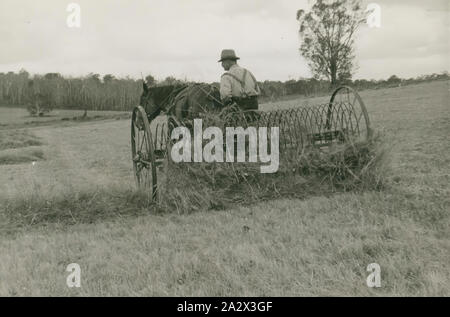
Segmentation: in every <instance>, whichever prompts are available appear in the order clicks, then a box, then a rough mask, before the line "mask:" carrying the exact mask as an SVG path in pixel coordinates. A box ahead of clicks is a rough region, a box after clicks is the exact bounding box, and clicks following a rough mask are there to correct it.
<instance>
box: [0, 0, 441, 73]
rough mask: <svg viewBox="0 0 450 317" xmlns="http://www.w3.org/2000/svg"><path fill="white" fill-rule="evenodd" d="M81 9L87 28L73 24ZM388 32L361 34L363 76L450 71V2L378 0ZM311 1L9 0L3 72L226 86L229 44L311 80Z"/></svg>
mask: <svg viewBox="0 0 450 317" xmlns="http://www.w3.org/2000/svg"><path fill="white" fill-rule="evenodd" d="M71 2H75V3H78V4H79V5H80V7H81V28H69V27H68V26H67V24H66V19H67V16H68V15H69V13H68V12H66V8H67V5H68V4H69V3H71ZM370 2H375V3H378V4H379V5H380V6H381V9H382V11H381V28H379V29H377V28H369V27H368V26H367V25H364V26H363V27H362V28H361V29H360V32H359V33H358V35H357V39H356V56H357V65H358V69H357V71H356V74H355V78H367V79H372V78H374V79H383V78H387V77H389V76H390V75H393V74H396V75H398V76H401V77H413V76H417V75H421V74H430V73H433V72H442V71H444V70H450V61H449V59H450V57H449V55H450V9H449V4H450V1H449V0H429V1H425V0H378V1H376V0H374V1H364V2H363V3H364V4H365V5H367V4H368V3H370ZM307 3H308V1H307V0H133V1H130V0H95V1H93V0H77V1H64V0H42V1H35V0H28V1H27V0H1V1H0V43H1V44H0V72H7V71H18V70H19V69H21V68H25V69H26V70H28V71H29V72H31V73H33V74H34V73H47V72H59V73H62V74H64V75H73V76H77V75H86V74H88V73H89V72H94V73H100V74H101V75H104V74H107V73H112V74H114V75H116V76H119V77H121V76H127V75H129V76H131V77H134V78H139V77H140V76H141V73H143V74H144V76H145V75H146V74H149V73H151V74H153V75H154V76H155V77H156V78H158V79H163V78H165V77H166V76H168V75H173V76H175V77H178V78H187V79H190V80H196V81H206V82H211V81H218V80H219V78H220V75H221V74H222V72H223V69H222V68H221V66H220V64H218V63H217V60H218V59H219V55H220V51H221V50H222V49H223V48H234V49H235V50H236V52H237V54H238V56H240V57H241V60H240V64H241V65H242V66H244V67H247V68H249V69H250V70H251V71H252V72H253V73H254V74H255V76H256V77H257V78H258V80H260V81H263V80H288V79H298V78H299V77H310V76H311V74H310V72H309V70H308V67H307V65H306V63H305V61H304V60H303V59H302V58H301V57H300V55H299V51H298V48H299V47H300V38H299V36H298V22H297V21H296V19H295V16H296V11H297V10H298V9H301V8H306V7H307Z"/></svg>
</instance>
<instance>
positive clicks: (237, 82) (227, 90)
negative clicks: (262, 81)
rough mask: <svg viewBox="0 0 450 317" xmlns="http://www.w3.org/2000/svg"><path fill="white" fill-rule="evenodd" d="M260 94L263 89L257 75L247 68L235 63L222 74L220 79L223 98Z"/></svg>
mask: <svg viewBox="0 0 450 317" xmlns="http://www.w3.org/2000/svg"><path fill="white" fill-rule="evenodd" d="M260 94H261V90H260V89H259V86H258V83H257V82H256V79H255V76H253V74H252V73H251V72H250V71H248V70H247V69H245V68H243V67H240V66H239V65H237V64H235V65H233V66H231V68H230V70H229V71H227V72H226V73H225V74H223V75H222V78H221V80H220V97H221V98H222V100H224V99H225V98H231V97H239V98H245V97H250V96H258V95H260Z"/></svg>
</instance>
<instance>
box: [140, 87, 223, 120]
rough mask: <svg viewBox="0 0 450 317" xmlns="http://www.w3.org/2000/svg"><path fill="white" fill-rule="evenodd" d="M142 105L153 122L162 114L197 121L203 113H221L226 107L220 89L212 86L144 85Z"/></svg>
mask: <svg viewBox="0 0 450 317" xmlns="http://www.w3.org/2000/svg"><path fill="white" fill-rule="evenodd" d="M140 105H141V106H142V107H143V108H144V109H145V112H146V113H147V117H148V120H149V121H150V122H151V121H152V120H153V119H155V118H156V117H157V116H159V115H160V114H161V112H165V113H166V114H167V115H173V116H175V117H176V118H177V119H178V120H180V121H182V120H184V119H188V120H189V119H195V118H198V117H199V115H200V114H201V113H206V112H220V111H221V110H222V109H223V108H224V105H223V103H222V102H221V99H220V91H219V89H218V88H217V87H216V86H214V85H210V84H183V85H170V86H160V87H150V88H149V87H148V86H147V85H146V84H145V83H143V93H142V95H141V98H140Z"/></svg>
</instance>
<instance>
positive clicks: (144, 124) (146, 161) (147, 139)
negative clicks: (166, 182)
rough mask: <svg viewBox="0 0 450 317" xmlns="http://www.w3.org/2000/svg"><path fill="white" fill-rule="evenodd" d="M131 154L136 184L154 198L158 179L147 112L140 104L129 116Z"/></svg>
mask: <svg viewBox="0 0 450 317" xmlns="http://www.w3.org/2000/svg"><path fill="white" fill-rule="evenodd" d="M131 154H132V160H133V168H134V177H135V180H136V184H137V186H138V187H139V188H140V189H147V188H148V189H150V190H151V194H152V199H153V200H156V198H157V190H158V179H157V172H156V164H155V153H154V148H153V142H152V134H151V130H150V123H149V122H148V118H147V114H146V113H145V110H144V108H142V107H141V106H138V107H135V108H134V109H133V115H132V118H131Z"/></svg>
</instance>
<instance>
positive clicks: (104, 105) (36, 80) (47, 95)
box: [0, 70, 449, 111]
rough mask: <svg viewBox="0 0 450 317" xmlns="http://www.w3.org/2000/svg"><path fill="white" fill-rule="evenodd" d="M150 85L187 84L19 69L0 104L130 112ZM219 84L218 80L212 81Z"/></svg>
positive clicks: (285, 92)
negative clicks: (75, 76) (30, 71)
mask: <svg viewBox="0 0 450 317" xmlns="http://www.w3.org/2000/svg"><path fill="white" fill-rule="evenodd" d="M448 79H449V74H448V72H443V73H440V74H431V75H424V76H419V77H417V78H410V79H401V78H399V77H397V76H395V75H393V76H391V77H390V78H389V79H387V80H365V79H358V80H354V81H353V80H351V79H347V80H345V81H341V82H340V83H339V84H345V85H351V86H353V87H354V88H356V89H358V90H364V89H378V88H386V87H397V86H400V85H408V84H415V83H421V82H427V81H433V80H448ZM143 81H145V82H146V83H147V85H149V86H155V85H178V84H189V83H192V82H188V81H186V80H179V79H176V78H174V77H167V78H166V79H164V80H161V81H157V80H155V79H154V77H153V76H151V75H149V76H147V77H146V78H145V79H137V80H136V79H133V78H129V77H126V78H116V77H114V76H113V75H110V74H108V75H105V76H103V77H101V76H100V75H98V74H92V73H91V74H89V75H87V76H84V77H77V78H74V77H64V76H62V75H61V74H59V73H47V74H45V75H34V76H30V74H29V73H28V72H27V71H25V70H21V71H19V72H18V73H14V72H8V73H0V105H3V106H30V105H36V103H37V104H39V105H40V106H41V107H42V108H47V109H49V110H51V109H52V108H60V109H80V110H83V109H84V110H115V111H130V110H131V109H133V107H134V106H135V105H137V104H139V99H140V96H141V94H142V83H143ZM213 84H214V85H217V86H218V85H219V83H213ZM258 84H259V86H260V87H261V98H262V99H263V100H262V101H264V100H270V101H276V100H278V99H280V98H283V97H288V96H315V95H321V94H329V93H330V89H331V87H332V86H331V85H330V81H328V80H319V79H315V78H305V79H298V80H288V81H285V82H281V81H264V82H259V83H258Z"/></svg>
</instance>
